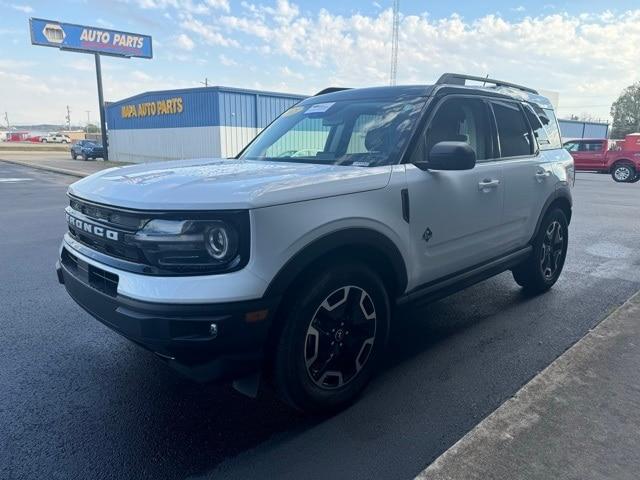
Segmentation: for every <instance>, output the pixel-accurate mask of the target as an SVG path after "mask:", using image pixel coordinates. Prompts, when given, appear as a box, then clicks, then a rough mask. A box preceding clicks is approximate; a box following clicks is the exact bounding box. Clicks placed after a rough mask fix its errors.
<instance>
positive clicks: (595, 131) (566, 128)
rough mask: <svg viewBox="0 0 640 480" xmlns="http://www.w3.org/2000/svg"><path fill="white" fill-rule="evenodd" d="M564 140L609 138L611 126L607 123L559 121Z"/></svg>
mask: <svg viewBox="0 0 640 480" xmlns="http://www.w3.org/2000/svg"><path fill="white" fill-rule="evenodd" d="M558 124H559V125H560V133H561V134H562V139H563V140H564V139H570V138H608V136H609V125H608V124H606V123H596V122H581V121H578V120H563V119H558Z"/></svg>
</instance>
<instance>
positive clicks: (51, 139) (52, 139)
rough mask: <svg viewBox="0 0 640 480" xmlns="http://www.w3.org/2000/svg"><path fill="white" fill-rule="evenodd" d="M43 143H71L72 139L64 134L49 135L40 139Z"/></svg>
mask: <svg viewBox="0 0 640 480" xmlns="http://www.w3.org/2000/svg"><path fill="white" fill-rule="evenodd" d="M40 141H41V142H42V143H71V138H70V137H69V136H68V135H65V134H63V133H48V134H47V135H45V136H44V137H42V138H40Z"/></svg>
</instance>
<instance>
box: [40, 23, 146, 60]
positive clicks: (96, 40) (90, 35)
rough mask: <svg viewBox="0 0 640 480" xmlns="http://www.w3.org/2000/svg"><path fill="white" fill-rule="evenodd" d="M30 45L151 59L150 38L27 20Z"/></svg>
mask: <svg viewBox="0 0 640 480" xmlns="http://www.w3.org/2000/svg"><path fill="white" fill-rule="evenodd" d="M29 26H30V28H31V43H32V44H34V45H43V46H46V47H55V48H59V49H61V50H73V51H76V52H86V53H100V54H102V55H115V56H118V57H141V58H152V57H153V49H152V46H151V37H150V36H149V35H141V34H138V33H130V32H120V31H117V30H108V29H105V28H98V27H88V26H85V25H75V24H72V23H63V22H57V21H54V20H43V19H41V18H30V19H29Z"/></svg>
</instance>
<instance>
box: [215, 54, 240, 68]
mask: <svg viewBox="0 0 640 480" xmlns="http://www.w3.org/2000/svg"><path fill="white" fill-rule="evenodd" d="M218 60H219V61H220V63H221V64H222V65H224V66H225V67H236V66H238V62H236V61H235V60H233V59H231V58H229V57H227V56H226V55H225V54H223V53H221V54H220V55H218Z"/></svg>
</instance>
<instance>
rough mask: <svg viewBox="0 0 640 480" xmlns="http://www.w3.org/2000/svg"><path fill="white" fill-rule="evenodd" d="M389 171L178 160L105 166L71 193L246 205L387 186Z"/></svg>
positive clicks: (183, 204) (108, 199) (104, 199)
mask: <svg viewBox="0 0 640 480" xmlns="http://www.w3.org/2000/svg"><path fill="white" fill-rule="evenodd" d="M390 175H391V166H383V167H353V166H338V165H317V164H309V163H292V162H266V161H264V162H262V161H249V160H223V159H200V160H179V161H170V162H157V163H146V164H141V165H131V166H127V167H119V168H111V169H108V170H103V171H102V172H98V173H95V174H93V175H91V176H89V177H86V178H84V179H82V180H80V181H78V182H76V183H74V184H73V185H71V186H70V187H69V193H71V194H72V195H75V196H77V197H80V198H84V199H86V200H89V201H93V202H96V203H102V204H106V205H113V206H120V207H124V208H132V209H139V210H223V209H245V208H259V207H266V206H270V205H278V204H282V203H291V202H300V201H304V200H312V199H314V198H322V197H328V196H335V195H344V194H348V193H356V192H363V191H367V190H375V189H379V188H384V187H385V186H386V185H387V183H388V182H389V178H390Z"/></svg>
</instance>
